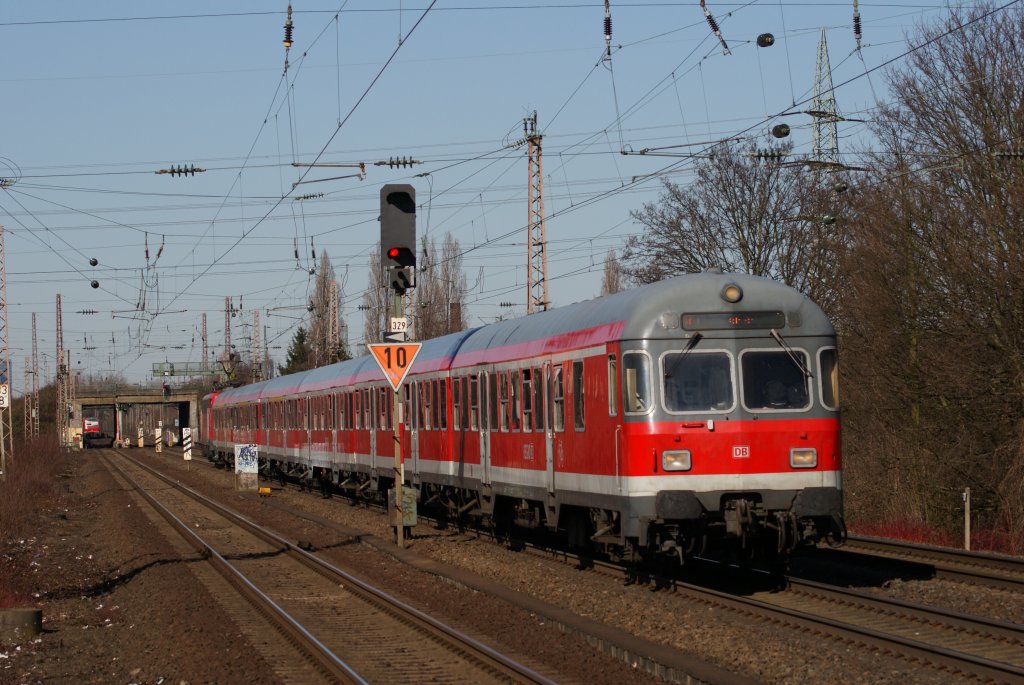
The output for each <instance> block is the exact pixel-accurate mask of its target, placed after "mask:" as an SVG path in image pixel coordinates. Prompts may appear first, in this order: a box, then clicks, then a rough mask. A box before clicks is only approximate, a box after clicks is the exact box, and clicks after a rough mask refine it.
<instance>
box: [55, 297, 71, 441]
mask: <svg viewBox="0 0 1024 685" xmlns="http://www.w3.org/2000/svg"><path fill="white" fill-rule="evenodd" d="M55 359H56V360H57V376H56V381H57V407H56V409H57V414H56V417H55V418H56V424H57V441H58V443H59V444H60V445H61V446H62V447H67V446H68V398H69V395H68V367H67V365H65V364H64V321H63V317H62V316H61V307H60V293H57V355H56V357H55Z"/></svg>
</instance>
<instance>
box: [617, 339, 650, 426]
mask: <svg viewBox="0 0 1024 685" xmlns="http://www.w3.org/2000/svg"><path fill="white" fill-rule="evenodd" d="M622 403H623V405H625V412H626V413H627V414H646V413H647V412H649V411H650V410H651V406H652V404H653V403H652V402H651V360H650V358H649V357H648V356H647V355H646V354H644V353H643V352H627V353H625V354H623V355H622Z"/></svg>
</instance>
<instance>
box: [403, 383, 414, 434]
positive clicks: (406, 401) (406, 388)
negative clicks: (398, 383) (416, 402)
mask: <svg viewBox="0 0 1024 685" xmlns="http://www.w3.org/2000/svg"><path fill="white" fill-rule="evenodd" d="M410 385H411V384H410V383H405V384H403V385H402V425H403V426H405V427H406V429H408V428H409V411H410V409H412V390H411V389H410Z"/></svg>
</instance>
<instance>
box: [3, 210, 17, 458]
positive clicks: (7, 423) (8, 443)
mask: <svg viewBox="0 0 1024 685" xmlns="http://www.w3.org/2000/svg"><path fill="white" fill-rule="evenodd" d="M0 383H3V384H5V385H6V386H7V406H6V407H4V408H0V473H3V474H6V473H7V460H8V459H13V458H14V427H13V426H12V425H11V423H12V420H11V416H12V414H13V413H14V411H13V401H12V400H11V398H12V397H13V396H14V393H12V392H11V348H10V347H8V345H7V262H6V259H5V257H4V227H3V226H0Z"/></svg>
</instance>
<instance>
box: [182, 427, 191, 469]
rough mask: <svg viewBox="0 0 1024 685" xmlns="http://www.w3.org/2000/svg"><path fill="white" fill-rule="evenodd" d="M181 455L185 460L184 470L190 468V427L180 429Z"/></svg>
mask: <svg viewBox="0 0 1024 685" xmlns="http://www.w3.org/2000/svg"><path fill="white" fill-rule="evenodd" d="M181 456H182V458H184V460H185V470H186V471H187V470H190V469H189V467H190V466H191V462H192V429H191V428H182V429H181Z"/></svg>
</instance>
